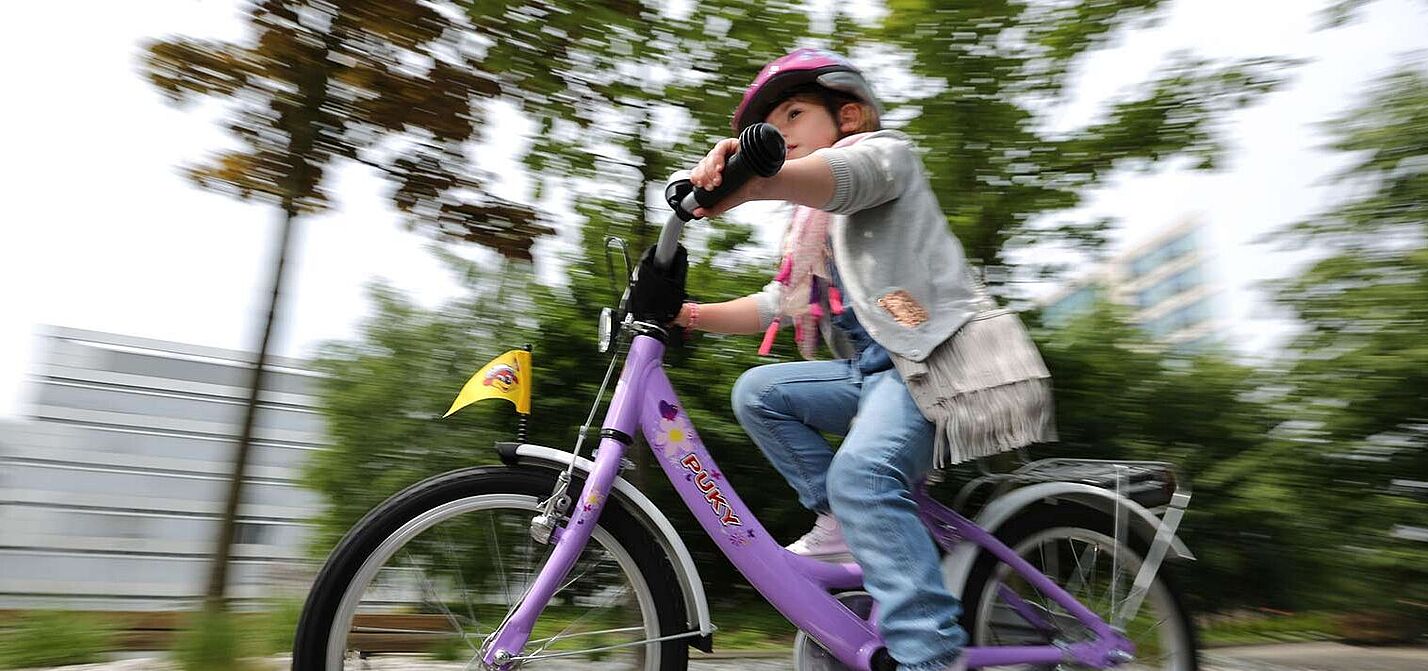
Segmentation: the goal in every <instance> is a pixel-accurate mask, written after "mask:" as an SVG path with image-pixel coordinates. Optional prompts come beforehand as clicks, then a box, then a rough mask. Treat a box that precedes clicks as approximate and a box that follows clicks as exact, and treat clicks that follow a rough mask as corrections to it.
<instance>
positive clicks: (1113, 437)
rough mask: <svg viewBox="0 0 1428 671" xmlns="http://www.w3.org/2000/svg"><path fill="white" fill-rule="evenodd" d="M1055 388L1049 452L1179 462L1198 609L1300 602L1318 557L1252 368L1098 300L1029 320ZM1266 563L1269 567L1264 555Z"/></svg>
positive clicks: (1189, 569)
mask: <svg viewBox="0 0 1428 671" xmlns="http://www.w3.org/2000/svg"><path fill="white" fill-rule="evenodd" d="M1036 337H1037V341H1038V344H1039V345H1040V346H1041V351H1042V354H1043V356H1044V357H1045V358H1046V362H1047V366H1048V367H1049V369H1050V370H1051V375H1052V381H1053V383H1054V385H1055V393H1056V417H1057V427H1058V430H1059V432H1060V434H1061V442H1060V444H1058V445H1057V446H1055V447H1054V448H1050V449H1054V450H1055V452H1056V453H1057V454H1061V455H1066V456H1076V457H1079V458H1094V459H1147V460H1157V461H1169V462H1171V463H1174V464H1176V465H1177V466H1178V467H1179V468H1180V470H1181V473H1182V474H1183V475H1184V476H1185V477H1186V478H1187V479H1188V482H1187V483H1186V484H1187V485H1189V486H1190V487H1191V489H1192V492H1193V497H1192V500H1191V503H1190V508H1189V511H1188V513H1187V515H1186V516H1185V518H1184V522H1183V523H1182V527H1181V530H1180V533H1181V534H1182V536H1183V537H1184V538H1185V539H1186V541H1187V542H1188V543H1189V544H1190V545H1191V549H1192V550H1193V551H1194V552H1195V554H1196V555H1197V557H1198V560H1197V561H1196V562H1194V563H1193V564H1191V565H1188V566H1186V567H1184V576H1183V577H1184V578H1185V579H1186V585H1185V588H1186V589H1185V593H1186V595H1187V597H1188V598H1190V599H1191V600H1192V602H1193V604H1192V605H1193V606H1194V607H1196V608H1197V609H1201V610H1225V609H1230V608H1235V607H1243V606H1275V607H1280V608H1287V607H1297V606H1301V605H1303V604H1302V603H1301V602H1300V601H1298V594H1299V592H1300V591H1302V590H1303V583H1304V582H1306V578H1309V577H1310V576H1311V575H1312V574H1313V573H1314V569H1315V565H1314V564H1313V563H1312V562H1311V561H1309V559H1308V558H1306V557H1305V556H1303V555H1302V554H1301V553H1294V552H1290V553H1285V552H1283V550H1284V548H1285V547H1286V546H1287V547H1293V548H1299V547H1303V546H1304V545H1305V543H1306V540H1307V539H1306V538H1305V535H1304V530H1303V529H1302V527H1301V526H1300V525H1298V524H1296V523H1295V519H1296V516H1295V515H1294V514H1293V513H1295V512H1297V511H1299V509H1300V506H1301V504H1300V502H1299V496H1298V492H1297V489H1296V487H1295V483H1294V480H1293V478H1292V476H1290V475H1289V474H1287V473H1286V472H1285V469H1284V468H1282V466H1281V464H1282V463H1283V461H1284V460H1286V459H1291V458H1292V456H1293V448H1292V447H1291V446H1288V445H1286V444H1285V443H1284V442H1282V441H1275V440H1271V439H1270V437H1269V434H1270V431H1271V429H1273V427H1274V426H1275V423H1276V421H1277V418H1278V417H1279V416H1280V415H1279V413H1278V412H1276V410H1275V408H1274V407H1273V406H1272V404H1271V403H1269V402H1268V400H1267V399H1265V398H1262V397H1264V396H1265V394H1264V393H1262V391H1261V390H1262V389H1263V387H1264V386H1265V379H1264V377H1263V376H1262V375H1260V373H1259V371H1256V370H1254V369H1251V368H1247V367H1244V366H1241V365H1237V364H1235V363H1233V362H1231V361H1229V360H1228V359H1227V358H1225V357H1224V356H1223V355H1220V354H1218V353H1214V352H1209V353H1203V354H1199V355H1193V356H1192V355H1189V354H1183V353H1176V352H1174V351H1170V352H1167V351H1165V350H1164V348H1163V347H1162V346H1158V345H1156V344H1155V343H1153V342H1152V341H1151V340H1150V339H1149V338H1148V337H1147V336H1146V335H1145V334H1144V332H1143V331H1142V330H1141V329H1140V328H1139V327H1137V326H1135V325H1133V324H1132V323H1130V321H1129V316H1128V315H1127V314H1126V312H1125V311H1124V310H1123V309H1122V308H1119V307H1117V306H1114V305H1111V304H1109V303H1106V302H1101V303H1098V304H1097V305H1096V307H1095V308H1094V309H1093V310H1092V311H1090V312H1088V313H1086V314H1084V315H1081V316H1079V317H1078V318H1076V319H1074V320H1072V321H1070V322H1069V323H1067V324H1065V325H1064V326H1062V327H1060V328H1056V329H1038V330H1037V335H1036ZM1270 565H1273V566H1275V567H1276V570H1275V571H1274V572H1273V573H1272V574H1271V573H1270V572H1269V571H1267V570H1265V567H1268V566H1270Z"/></svg>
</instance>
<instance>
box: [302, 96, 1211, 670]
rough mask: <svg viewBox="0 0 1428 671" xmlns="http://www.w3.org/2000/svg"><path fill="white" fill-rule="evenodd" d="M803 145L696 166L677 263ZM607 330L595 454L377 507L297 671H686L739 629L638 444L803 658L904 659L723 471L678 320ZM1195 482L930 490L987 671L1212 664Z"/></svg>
mask: <svg viewBox="0 0 1428 671" xmlns="http://www.w3.org/2000/svg"><path fill="white" fill-rule="evenodd" d="M782 144H783V141H782V137H781V136H780V135H779V134H778V132H777V131H776V130H773V129H772V127H767V126H766V125H765V124H759V125H757V126H754V127H751V128H750V129H748V130H746V131H745V132H744V134H743V136H742V137H741V147H742V149H741V151H740V152H739V154H737V155H735V156H734V157H732V158H731V159H730V160H729V163H728V164H727V165H726V168H725V179H724V183H723V184H722V185H721V187H720V188H719V189H717V190H715V191H698V190H694V189H693V188H692V187H691V186H690V185H689V184H688V180H687V179H683V175H682V174H681V173H676V175H675V176H674V178H672V179H671V182H670V184H669V186H668V188H667V189H666V198H667V200H668V201H669V202H670V204H671V205H672V206H674V207H675V214H673V215H671V216H670V218H669V221H668V222H667V223H666V224H665V227H664V229H663V230H662V232H661V236H660V241H659V243H658V245H657V248H656V249H657V251H656V254H655V259H656V263H657V264H658V266H659V267H661V268H667V267H668V266H669V263H670V261H671V260H672V259H673V258H674V257H675V251H676V249H677V241H678V239H679V237H680V234H681V231H682V228H683V225H684V223H685V222H687V221H689V220H690V219H692V215H691V214H690V213H691V212H692V211H693V210H694V207H695V206H696V205H698V206H708V205H709V204H711V203H714V202H717V200H718V199H719V198H721V197H722V196H723V195H725V194H727V193H728V192H730V191H732V190H733V189H735V188H737V187H738V186H739V184H740V183H742V181H744V180H746V179H747V178H748V176H749V175H750V174H759V175H762V176H769V175H772V174H773V173H774V172H776V171H777V170H778V168H779V166H780V165H781V164H782V157H783V154H784V151H783V146H782ZM608 249H609V246H608V243H607V250H608ZM629 269H630V266H629V259H628V256H626V270H627V279H629V280H631V281H630V283H629V284H628V285H627V287H626V291H625V294H624V298H622V299H621V303H620V310H621V312H623V310H624V308H625V307H626V305H627V301H628V299H629V297H630V295H631V293H630V292H631V287H633V286H635V285H637V284H638V282H639V281H641V280H640V278H639V277H638V274H636V276H635V277H633V278H631V277H630V276H629V272H628V271H629ZM599 337H600V351H601V352H602V353H610V352H613V354H612V356H611V359H610V364H609V367H608V368H607V370H606V373H605V378H604V382H603V383H602V385H601V387H600V391H599V393H598V394H597V397H596V401H595V403H594V406H593V407H592V409H591V412H590V416H589V417H588V418H587V419H586V422H585V426H584V427H582V430H581V431H580V433H579V436H578V438H577V441H576V444H575V447H574V449H573V450H572V451H569V452H567V451H563V450H557V449H553V448H549V447H543V446H538V445H531V444H526V443H524V442H509V443H498V444H497V445H496V449H497V451H498V453H499V455H500V458H501V461H502V463H503V465H502V466H483V467H474V468H467V469H462V470H457V471H453V472H449V473H445V474H442V475H438V476H435V477H432V478H430V479H427V480H425V481H423V482H420V483H418V484H416V485H413V486H411V487H409V488H408V489H406V490H404V491H402V492H399V493H397V494H395V495H393V496H392V497H391V498H389V499H388V500H387V501H386V502H384V503H382V504H381V505H379V506H378V507H377V508H375V509H373V510H372V511H371V512H370V513H368V514H367V515H366V516H365V517H363V518H362V519H361V520H360V521H358V522H357V523H356V524H355V525H354V526H353V527H352V529H351V530H350V531H349V532H348V533H347V535H346V536H345V537H344V538H343V539H342V540H341V541H340V543H339V544H338V545H337V547H336V549H334V550H333V551H332V553H331V555H330V556H329V557H328V559H327V562H326V564H325V565H324V566H323V568H322V569H321V571H320V572H319V574H318V576H317V578H316V580H315V582H314V584H313V587H312V590H311V592H310V593H309V596H308V599H307V602H306V604H305V606H304V608H303V613H302V617H301V620H300V622H299V626H298V629H297V634H296V638H295V641H294V654H293V664H292V668H293V669H294V670H296V671H313V670H319V669H320V670H323V671H327V670H332V669H341V668H344V666H346V665H348V664H349V663H350V664H352V665H353V666H354V667H356V668H410V664H411V663H412V660H414V659H421V660H423V662H424V663H428V662H429V663H432V664H436V663H437V662H431V661H430V660H432V659H434V658H441V659H448V660H455V661H454V662H453V665H452V666H451V667H450V668H463V669H500V670H503V671H504V670H507V669H515V668H526V667H542V668H562V667H561V664H562V662H559V661H555V662H552V664H553V666H545V665H543V663H544V662H546V661H548V660H570V661H576V660H578V661H579V665H578V666H575V667H570V668H638V669H645V670H647V671H655V670H661V671H671V670H682V669H685V668H686V667H687V664H688V656H689V648H691V647H693V648H696V649H699V650H703V651H706V652H708V651H711V650H712V647H713V634H714V633H715V627H714V625H713V623H712V622H711V621H710V611H709V606H708V600H707V597H706V595H705V593H704V587H703V584H702V582H701V581H700V578H699V574H698V570H697V568H696V567H695V564H694V562H693V560H692V558H691V557H690V553H689V551H688V549H687V548H686V546H685V545H684V543H683V541H682V540H681V539H680V536H679V533H678V531H677V530H676V529H675V528H674V526H673V525H672V524H671V523H670V521H669V520H668V518H667V517H666V516H665V515H664V514H663V512H661V511H660V510H659V508H657V507H656V506H655V505H654V504H653V503H652V502H651V501H650V500H649V498H647V497H646V496H645V495H644V494H642V493H641V492H640V491H639V490H638V489H636V488H635V487H634V486H633V485H631V484H630V483H629V482H628V481H627V480H625V479H624V478H623V477H621V476H620V473H621V471H622V470H625V469H626V468H628V467H630V466H631V465H632V464H631V462H630V460H629V459H627V458H626V456H625V453H626V450H627V449H629V448H631V447H632V446H633V445H634V443H635V441H634V439H633V436H634V435H635V432H636V431H640V432H642V433H643V435H644V437H645V439H646V442H647V443H648V445H649V447H650V448H651V449H652V450H653V452H654V454H655V455H656V456H657V457H658V459H657V460H658V462H659V465H660V467H661V470H662V471H663V472H664V474H665V475H666V476H668V477H669V479H670V481H671V483H672V484H673V485H674V488H675V490H676V491H677V492H678V494H679V496H680V498H681V499H682V500H683V501H684V503H685V504H686V505H687V506H688V507H689V509H690V511H691V512H692V513H693V515H694V517H695V519H696V520H697V521H698V523H699V525H700V528H701V529H702V530H703V531H704V532H705V533H707V534H709V535H710V536H711V537H713V538H715V539H717V540H718V541H719V547H720V548H721V550H722V551H723V553H724V555H725V556H726V557H727V558H728V559H729V561H731V562H732V563H733V564H734V566H735V567H736V568H737V569H738V570H739V571H740V572H741V573H742V574H743V575H744V576H745V577H746V578H747V579H748V581H749V583H750V584H752V585H753V586H754V587H755V588H756V589H757V590H758V591H759V592H760V593H761V594H762V595H763V596H764V597H765V598H766V599H767V600H768V601H769V602H770V603H771V604H772V605H773V606H774V607H775V609H777V610H778V611H779V612H780V613H781V614H782V615H783V616H784V617H786V618H787V619H788V620H789V621H790V622H792V623H793V624H794V625H795V626H796V627H797V628H798V630H799V633H798V635H797V637H796V640H795V643H794V666H795V668H797V669H800V670H806V671H835V670H843V669H853V670H857V671H887V670H891V669H895V668H896V666H897V663H896V661H895V660H893V659H892V658H891V656H890V655H888V653H887V651H886V649H885V648H884V647H883V645H882V641H881V638H880V636H879V634H878V630H877V609H876V604H875V603H873V602H872V599H871V598H870V597H869V596H868V595H867V594H866V592H862V591H860V590H859V587H860V586H861V584H862V580H861V571H860V569H859V567H858V566H857V564H855V563H841V564H840V563H826V562H823V561H818V560H814V559H809V558H806V557H801V556H798V555H795V554H793V553H791V552H788V551H787V550H785V549H783V547H781V545H780V544H779V543H778V542H776V541H775V540H774V539H773V538H772V537H770V536H769V534H768V533H767V532H766V531H765V530H764V529H763V527H762V525H761V524H760V523H759V521H758V519H757V517H756V516H755V515H754V513H753V511H751V510H749V509H748V508H747V507H746V506H745V505H744V503H743V502H742V500H741V499H740V498H739V495H738V494H737V492H736V491H735V490H734V487H733V484H732V483H730V482H728V481H726V480H725V479H724V478H723V476H722V474H721V472H720V471H719V468H718V465H717V464H716V462H715V460H714V458H713V457H712V456H711V455H710V454H709V452H708V451H707V450H706V449H705V447H704V445H703V443H702V442H701V441H700V440H699V436H698V433H697V432H696V431H695V428H694V426H693V424H692V423H691V421H690V419H689V417H688V415H687V414H685V412H684V409H683V406H682V405H681V403H680V402H679V398H678V396H677V395H676V394H675V392H674V389H673V388H672V386H671V384H670V381H669V379H668V377H667V376H666V375H665V373H664V370H663V368H662V358H663V354H664V352H665V347H666V344H667V342H668V338H669V332H668V331H666V329H665V328H664V326H662V325H661V324H659V323H656V322H655V321H651V320H649V319H645V318H644V317H643V316H642V315H638V314H630V313H627V314H624V315H623V318H621V317H620V316H619V313H617V312H616V311H615V310H612V309H610V308H606V309H605V310H604V311H603V312H602V314H601V321H600V336H599ZM622 355H624V365H623V367H622V368H621V373H620V376H619V382H618V384H617V385H616V387H615V389H614V392H613V395H612V397H611V399H610V403H609V409H608V411H607V412H606V414H605V416H604V421H603V423H602V425H601V429H600V432H599V436H600V441H599V446H598V449H597V450H596V451H595V453H594V454H593V455H592V458H591V459H586V458H584V457H582V456H580V452H581V447H582V445H583V443H584V440H585V436H586V434H587V432H588V429H589V427H590V425H591V423H592V422H593V420H594V418H595V416H596V414H597V413H598V410H599V408H600V405H601V399H602V398H603V397H604V395H605V391H606V389H607V387H608V385H609V381H610V379H611V377H612V375H613V373H614V371H615V369H616V367H617V364H618V363H619V362H620V360H621V356H622ZM1182 482H1183V481H1182V479H1181V478H1179V477H1177V474H1176V472H1175V469H1174V467H1173V466H1172V465H1170V464H1165V463H1160V462H1101V461H1089V460H1068V459H1051V460H1043V461H1037V462H1031V463H1028V464H1026V465H1025V466H1023V467H1021V468H1019V469H1017V470H1016V471H1013V472H1011V473H991V472H989V471H985V470H984V471H983V475H982V477H980V478H978V479H976V480H974V481H972V482H970V483H968V484H967V485H966V486H964V487H963V489H962V491H961V492H960V493H959V495H958V496H957V499H956V501H955V503H954V506H953V507H950V508H949V507H947V506H945V505H943V504H942V503H940V502H938V501H937V500H935V499H934V498H933V497H932V496H931V495H930V494H929V493H928V490H927V487H926V485H925V483H924V485H923V486H921V487H919V489H918V491H917V495H916V498H917V500H918V503H919V508H920V514H921V516H922V519H923V520H924V523H925V524H926V526H927V528H928V530H929V533H931V534H932V535H933V536H934V537H935V538H936V541H937V543H938V544H939V545H940V546H941V547H942V548H943V549H944V550H945V551H946V555H945V558H944V562H943V566H944V574H945V577H946V580H947V583H948V585H949V587H950V588H951V589H952V591H953V593H954V594H958V595H959V596H960V597H961V599H962V602H963V606H964V613H963V624H964V626H965V627H966V629H967V631H968V633H969V635H970V637H971V646H970V647H968V648H967V649H966V652H965V655H966V659H967V662H968V665H969V666H970V667H972V668H980V667H988V666H1004V665H1029V666H1031V667H1034V668H1036V667H1039V668H1062V667H1063V666H1065V665H1071V666H1081V667H1085V668H1093V669H1106V668H1112V667H1128V668H1157V669H1165V670H1167V671H1193V670H1194V669H1196V668H1197V653H1196V644H1195V633H1194V627H1193V624H1192V622H1191V621H1190V619H1189V617H1188V616H1187V614H1186V611H1185V609H1184V607H1183V606H1182V603H1181V599H1180V597H1179V594H1178V592H1177V591H1176V589H1175V587H1174V584H1173V583H1172V582H1171V581H1170V580H1169V579H1168V577H1167V576H1166V575H1165V573H1164V572H1163V571H1162V570H1161V568H1162V562H1163V560H1164V559H1166V558H1167V557H1168V556H1170V557H1174V558H1178V559H1192V558H1193V556H1192V555H1190V553H1189V551H1188V550H1187V549H1186V548H1185V546H1184V544H1183V543H1182V542H1180V540H1179V539H1178V538H1177V537H1176V535H1175V530H1176V528H1177V526H1178V524H1179V522H1180V519H1181V516H1182V515H1183V513H1184V511H1185V508H1186V506H1187V505H1188V502H1189V499H1190V493H1189V490H1188V488H1187V487H1185V486H1184V485H1183V484H1182ZM575 491H578V492H579V493H578V494H577V495H575V496H572V492H575ZM978 494H987V496H985V502H984V503H983V504H982V505H980V507H979V510H978V512H977V513H976V521H975V522H974V521H972V520H971V519H969V518H968V517H965V516H964V515H963V514H961V513H959V512H958V510H957V509H967V508H968V507H969V506H970V505H971V502H972V498H973V497H975V496H977V495H978ZM1157 510H1158V511H1161V513H1162V517H1157V516H1156V514H1155V511H1157ZM1077 596H1079V597H1080V598H1079V599H1078V598H1077ZM1143 606H1148V608H1143ZM1103 616H1104V617H1103ZM416 654H421V655H425V656H424V657H414V656H413V655H416Z"/></svg>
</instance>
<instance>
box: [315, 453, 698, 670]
mask: <svg viewBox="0 0 1428 671" xmlns="http://www.w3.org/2000/svg"><path fill="white" fill-rule="evenodd" d="M554 485H555V473H554V472H552V471H549V470H545V469H530V468H524V469H523V468H473V469H466V470H461V471H454V472H452V473H447V474H444V475H440V476H437V477H435V478H431V479H429V480H426V481H424V482H422V483H419V484H417V485H414V486H412V487H411V488H408V489H407V490H404V491H402V492H400V493H398V494H396V495H394V496H393V497H392V498H390V499H388V500H387V501H386V502H385V503H383V504H382V505H380V506H378V507H377V508H376V509H375V510H373V511H372V512H371V513H369V514H368V515H367V516H366V517H364V518H363V519H362V520H361V521H360V522H358V523H357V524H356V525H355V526H354V527H353V528H352V530H351V531H350V532H348V534H347V536H346V537H344V538H343V539H342V541H341V542H340V543H339V544H338V546H337V548H336V549H335V550H333V552H332V554H331V556H329V558H328V560H327V564H326V565H325V566H324V567H323V569H322V571H321V572H320V573H319V574H318V577H317V580H316V581H315V582H314V584H313V588H312V591H311V593H310V594H309V595H308V600H307V603H306V605H305V606H304V608H303V614H302V618H301V620H300V621H299V624H298V628H297V635H296V638H295V640H294V642H293V667H292V668H293V669H294V671H336V670H339V669H374V670H381V669H391V670H393V671H395V670H398V669H400V670H402V671H405V670H408V669H441V670H445V669H453V670H454V669H484V668H486V667H485V666H483V665H482V662H481V658H482V657H483V656H484V654H485V644H486V643H487V642H488V640H489V638H490V637H491V635H492V633H493V632H494V631H495V630H496V629H497V628H498V627H499V626H500V625H501V624H502V622H503V621H504V619H505V618H506V617H507V616H508V615H509V613H510V612H511V611H513V610H514V609H515V606H516V605H518V604H519V603H520V601H521V599H522V597H523V596H524V594H525V593H526V591H527V589H528V587H529V586H530V585H531V583H532V582H533V581H534V580H535V578H536V576H537V575H538V574H539V572H540V569H541V567H542V566H544V565H545V560H546V558H547V557H548V556H549V554H550V550H551V547H552V546H551V545H545V544H540V543H537V542H535V541H534V540H533V539H532V537H531V534H530V522H531V519H532V518H534V517H535V516H536V515H537V514H538V507H539V503H540V501H541V500H542V499H544V498H545V497H547V496H549V495H550V492H551V489H552V488H553V487H554ZM579 486H580V483H579V482H577V483H575V484H574V485H573V487H574V489H573V491H576V492H578V491H579ZM576 505H579V504H578V503H577V504H576ZM659 547H660V545H659V544H658V543H657V542H655V540H654V539H653V538H651V537H650V535H649V533H648V532H647V531H646V530H645V529H644V527H643V526H641V525H640V524H639V522H638V521H637V520H635V519H634V518H633V517H632V516H631V515H630V514H629V513H628V512H626V511H625V510H623V509H622V508H621V507H620V506H619V505H617V504H616V503H615V502H614V501H611V503H610V504H609V505H608V507H607V508H606V509H605V510H604V511H603V512H602V513H601V516H600V521H599V524H598V525H597V526H596V528H595V529H594V530H593V533H592V534H591V538H590V542H589V543H588V544H587V546H586V548H585V550H584V552H583V553H582V554H581V556H580V558H579V560H578V561H577V562H576V564H575V566H574V567H573V568H572V569H571V571H570V573H569V574H568V576H567V577H566V579H565V581H564V582H563V583H562V584H561V586H560V589H559V590H558V591H557V592H556V594H555V596H554V597H553V598H552V599H551V601H550V603H549V604H548V605H547V606H546V607H545V609H544V611H543V612H542V614H541V616H540V618H539V619H538V620H537V621H536V625H535V628H534V629H533V631H532V632H531V637H530V641H529V643H528V644H527V645H526V649H525V650H524V651H523V652H522V653H521V655H520V656H518V657H517V658H516V659H514V660H512V661H513V662H514V664H513V665H512V667H511V668H522V669H525V668H533V669H549V670H552V671H558V670H563V669H600V670H602V671H603V670H609V671H614V670H616V669H619V670H625V669H631V670H639V671H683V670H684V669H685V668H686V666H687V662H688V654H689V653H688V641H686V640H682V639H675V640H665V641H661V640H659V639H661V638H663V637H667V636H671V635H674V634H677V633H680V632H682V631H683V630H684V629H685V623H684V619H685V618H684V611H683V608H682V607H681V606H680V597H679V590H678V587H677V585H676V583H675V581H674V577H673V570H672V569H671V568H670V565H669V562H668V559H667V558H665V557H664V555H663V553H662V552H661V551H660V550H659Z"/></svg>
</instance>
